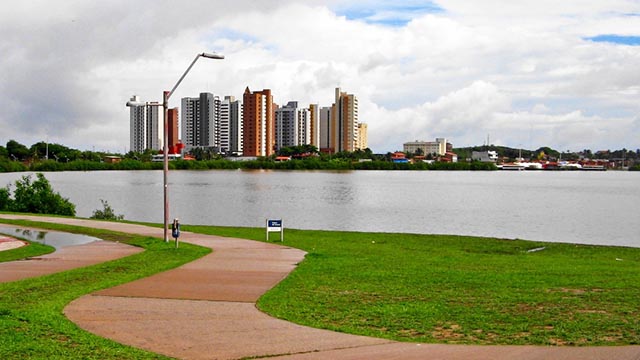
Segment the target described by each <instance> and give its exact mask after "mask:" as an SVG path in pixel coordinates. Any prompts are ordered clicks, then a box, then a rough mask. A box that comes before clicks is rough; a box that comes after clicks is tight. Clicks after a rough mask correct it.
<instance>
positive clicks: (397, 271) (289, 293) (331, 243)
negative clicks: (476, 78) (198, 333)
mask: <svg viewBox="0 0 640 360" xmlns="http://www.w3.org/2000/svg"><path fill="white" fill-rule="evenodd" d="M184 230H185V231H195V232H202V233H207V234H217V235H223V236H231V237H242V238H249V239H255V240H264V237H265V234H264V229H261V228H256V229H248V228H226V227H200V226H185V227H184ZM274 238H275V237H274ZM285 244H286V245H289V246H293V247H296V248H300V249H304V250H305V251H307V252H308V253H309V254H308V255H307V257H306V260H305V261H304V262H303V263H301V264H300V265H299V267H298V268H297V269H296V270H295V271H294V272H293V273H292V274H291V275H290V276H289V277H288V278H287V279H285V280H284V281H283V282H282V283H280V284H279V285H278V286H277V287H276V288H275V289H273V290H272V291H270V292H269V293H267V294H266V295H265V296H263V297H262V298H261V299H260V301H259V304H258V305H259V307H260V308H261V309H262V310H264V311H265V312H267V313H269V314H272V315H274V316H277V317H279V318H283V319H286V320H290V321H293V322H296V323H300V324H305V325H309V326H313V327H319V328H326V329H331V330H336V331H341V332H347V333H354V334H362V335H370V336H376V337H383V338H389V339H395V340H401V341H414V342H429V343H432V342H444V343H464V344H536V345H625V344H640V306H639V305H640V302H639V300H638V299H640V249H634V248H621V247H600V246H584V245H573V244H554V243H538V242H528V241H516V240H498V239H484V238H474V237H462V236H433V235H408V234H369V233H352V232H321V231H298V230H287V231H286V232H285ZM542 247H544V249H542V250H539V251H534V252H529V250H532V249H539V248H542Z"/></svg>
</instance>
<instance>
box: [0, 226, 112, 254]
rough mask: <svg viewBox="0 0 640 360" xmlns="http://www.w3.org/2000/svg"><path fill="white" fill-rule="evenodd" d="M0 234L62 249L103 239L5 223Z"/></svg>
mask: <svg viewBox="0 0 640 360" xmlns="http://www.w3.org/2000/svg"><path fill="white" fill-rule="evenodd" d="M0 234H3V235H7V236H16V237H19V238H23V239H27V240H29V241H34V242H38V243H41V244H44V245H49V246H53V247H54V248H56V249H60V248H63V247H66V246H74V245H82V244H88V243H91V242H94V241H102V240H101V239H98V238H95V237H92V236H87V235H81V234H70V233H63V232H56V231H42V230H34V229H23V228H16V227H10V226H4V225H3V226H0Z"/></svg>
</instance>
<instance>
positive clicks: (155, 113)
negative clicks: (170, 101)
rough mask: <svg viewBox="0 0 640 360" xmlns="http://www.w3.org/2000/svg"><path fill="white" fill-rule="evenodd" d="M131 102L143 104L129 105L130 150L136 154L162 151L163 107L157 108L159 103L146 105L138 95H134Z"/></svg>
mask: <svg viewBox="0 0 640 360" xmlns="http://www.w3.org/2000/svg"><path fill="white" fill-rule="evenodd" d="M129 101H130V102H132V103H139V104H141V105H129V149H130V150H131V151H134V152H144V151H145V150H146V149H151V150H160V149H161V148H162V141H161V140H160V135H161V131H160V120H161V119H162V117H161V115H160V113H161V112H162V111H161V106H157V105H158V103H151V104H154V105H146V104H145V103H144V102H143V101H142V100H140V96H138V95H133V96H132V97H131V99H130V100H129Z"/></svg>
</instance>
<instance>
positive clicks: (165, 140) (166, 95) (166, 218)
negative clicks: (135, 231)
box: [127, 52, 224, 242]
mask: <svg viewBox="0 0 640 360" xmlns="http://www.w3.org/2000/svg"><path fill="white" fill-rule="evenodd" d="M201 57H203V58H207V59H217V60H222V59H224V55H221V54H216V53H205V52H203V53H201V54H198V55H196V57H195V58H194V59H193V61H192V62H191V65H189V67H188V68H187V70H186V71H185V72H184V74H182V76H181V77H180V79H179V80H178V82H177V83H176V84H175V85H174V86H173V88H172V89H171V91H164V92H163V93H162V104H157V103H149V102H146V103H139V102H134V101H128V102H127V106H140V105H146V106H162V110H163V117H164V134H163V145H164V146H163V148H164V150H163V163H164V167H163V171H162V176H163V182H162V185H163V188H164V241H165V242H169V234H168V228H169V196H168V189H169V183H168V176H169V119H168V110H169V98H170V97H171V95H173V92H174V91H175V90H176V88H177V87H178V85H180V83H181V82H182V80H183V79H184V78H185V76H187V73H188V72H189V70H191V68H192V67H193V65H195V63H196V61H198V59H199V58H201Z"/></svg>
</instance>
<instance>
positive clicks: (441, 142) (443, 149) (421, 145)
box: [402, 138, 447, 156]
mask: <svg viewBox="0 0 640 360" xmlns="http://www.w3.org/2000/svg"><path fill="white" fill-rule="evenodd" d="M418 149H420V150H422V154H423V155H427V154H435V155H438V156H443V155H445V154H446V153H447V139H445V138H436V141H418V140H416V141H410V142H406V143H404V144H402V150H403V151H404V152H405V153H407V154H415V152H416V151H417V150H418Z"/></svg>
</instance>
